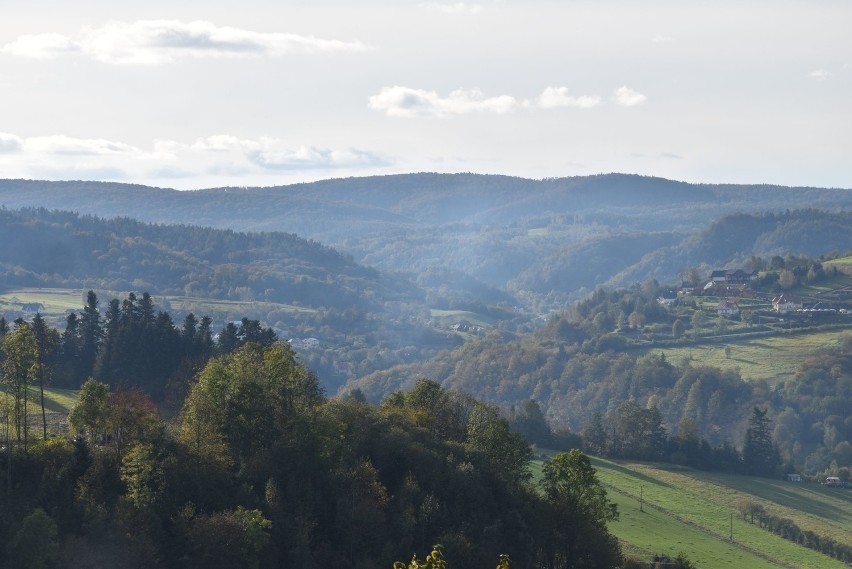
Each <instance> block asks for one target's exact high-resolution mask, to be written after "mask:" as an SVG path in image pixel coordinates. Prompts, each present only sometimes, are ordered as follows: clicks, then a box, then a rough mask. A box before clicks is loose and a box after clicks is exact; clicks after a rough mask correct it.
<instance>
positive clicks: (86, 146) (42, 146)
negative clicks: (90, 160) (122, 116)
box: [23, 134, 141, 156]
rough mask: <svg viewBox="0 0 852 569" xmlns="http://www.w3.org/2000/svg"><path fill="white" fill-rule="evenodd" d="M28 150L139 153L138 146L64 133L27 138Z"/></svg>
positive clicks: (25, 144)
mask: <svg viewBox="0 0 852 569" xmlns="http://www.w3.org/2000/svg"><path fill="white" fill-rule="evenodd" d="M23 149H24V151H26V152H31V153H35V154H75V155H91V156H98V155H101V156H108V155H118V154H124V155H138V154H141V151H140V150H139V149H138V148H135V147H133V146H130V145H129V144H124V143H123V142H113V141H111V140H104V139H92V138H73V137H70V136H65V135H63V134H55V135H51V136H34V137H31V138H27V139H26V140H25V141H24V143H23Z"/></svg>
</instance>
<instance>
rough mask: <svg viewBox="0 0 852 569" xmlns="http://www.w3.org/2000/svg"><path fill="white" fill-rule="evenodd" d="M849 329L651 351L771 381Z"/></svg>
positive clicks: (790, 373)
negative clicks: (734, 370) (735, 370)
mask: <svg viewBox="0 0 852 569" xmlns="http://www.w3.org/2000/svg"><path fill="white" fill-rule="evenodd" d="M850 336H852V326H850V328H849V329H848V330H825V331H820V330H815V331H810V332H803V333H798V334H790V335H779V336H769V337H763V338H749V339H743V340H737V341H734V340H732V341H720V342H719V343H716V344H698V345H691V346H678V347H671V348H655V349H653V350H649V351H648V353H649V354H653V355H659V354H665V356H666V359H667V360H668V361H670V362H672V363H674V364H680V363H681V362H683V361H689V363H690V365H693V366H702V365H704V366H712V367H718V368H720V369H726V370H729V369H737V370H739V371H740V375H741V376H742V377H743V379H748V380H761V379H762V380H766V381H768V382H769V383H770V384H775V383H778V382H780V381H783V380H786V379H790V378H792V377H793V376H794V375H795V373H796V371H798V369H799V367H800V366H801V364H802V361H803V360H804V359H805V358H807V357H809V356H811V355H813V354H815V353H816V352H818V351H820V350H824V349H826V348H833V347H836V346H838V345H840V342H841V341H842V339H843V338H845V337H850Z"/></svg>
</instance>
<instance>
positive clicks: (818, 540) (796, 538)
mask: <svg viewBox="0 0 852 569" xmlns="http://www.w3.org/2000/svg"><path fill="white" fill-rule="evenodd" d="M739 510H740V514H741V515H742V517H743V521H750V522H751V523H754V520H755V518H757V523H758V525H759V526H760V527H762V528H764V529H766V530H768V531H771V532H772V533H774V534H775V535H777V536H780V537H782V538H784V539H787V540H789V541H793V542H795V543H798V544H799V545H803V546H805V547H807V548H808V549H813V550H815V551H819V552H820V553H824V554H826V555H828V556H831V557H833V558H835V559H839V560H840V561H845V562H846V563H850V562H852V545H849V544H845V543H840V542H838V541H837V540H836V539H834V538H832V537H829V536H825V535H818V534H816V533H815V532H812V531H811V530H803V529H802V528H800V527H799V526H798V524H796V522H794V521H793V520H791V519H788V518H783V517H781V516H776V515H774V514H770V513H768V512H767V511H766V509H765V508H764V507H763V506H761V505H760V504H757V503H754V502H752V501H750V500H745V501H743V502H741V503H740V504H739Z"/></svg>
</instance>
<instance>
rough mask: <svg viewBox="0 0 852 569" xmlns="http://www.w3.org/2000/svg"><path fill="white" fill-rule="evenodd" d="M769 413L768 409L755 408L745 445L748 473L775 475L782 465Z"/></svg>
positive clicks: (744, 460)
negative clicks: (774, 440) (773, 439)
mask: <svg viewBox="0 0 852 569" xmlns="http://www.w3.org/2000/svg"><path fill="white" fill-rule="evenodd" d="M767 414H768V409H762V410H761V409H760V408H758V407H755V408H754V409H753V411H752V414H751V417H750V418H749V420H748V430H747V431H746V438H745V444H744V445H743V466H744V467H745V470H746V472H747V473H748V474H754V475H756V476H774V475H775V474H776V473H777V472H776V471H777V470H778V467H779V466H780V465H781V456H780V453H779V452H778V448H777V447H776V446H775V443H774V442H773V441H772V420H771V419H769V417H767Z"/></svg>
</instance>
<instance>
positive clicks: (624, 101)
mask: <svg viewBox="0 0 852 569" xmlns="http://www.w3.org/2000/svg"><path fill="white" fill-rule="evenodd" d="M612 100H613V101H614V102H615V104H616V105H621V106H622V107H635V106H636V105H641V104H642V103H644V102H645V101H647V100H648V97H646V96H645V95H643V94H642V93H639V92H638V91H634V90H633V89H630V88H629V87H619V88H618V89H616V90H615V91H613V93H612Z"/></svg>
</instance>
